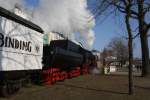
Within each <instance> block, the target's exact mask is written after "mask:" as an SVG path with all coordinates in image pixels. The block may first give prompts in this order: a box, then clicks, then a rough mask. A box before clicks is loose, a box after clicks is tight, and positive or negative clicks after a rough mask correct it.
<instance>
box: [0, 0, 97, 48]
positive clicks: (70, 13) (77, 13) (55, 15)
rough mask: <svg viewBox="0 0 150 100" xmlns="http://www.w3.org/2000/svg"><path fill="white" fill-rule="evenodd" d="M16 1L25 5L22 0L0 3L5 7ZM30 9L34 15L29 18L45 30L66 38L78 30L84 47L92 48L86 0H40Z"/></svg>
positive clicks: (10, 6) (11, 6) (8, 7)
mask: <svg viewBox="0 0 150 100" xmlns="http://www.w3.org/2000/svg"><path fill="white" fill-rule="evenodd" d="M16 3H18V4H20V5H22V7H25V6H24V0H0V5H3V7H5V8H7V9H11V8H13V7H14V5H15V4H16ZM32 11H33V15H34V16H33V19H31V20H32V21H33V22H34V23H36V24H38V25H39V26H41V27H42V28H43V29H44V30H45V32H50V31H56V32H60V33H63V34H64V35H66V36H68V38H71V37H70V36H74V35H73V34H74V33H76V32H79V33H80V34H81V37H82V39H84V41H85V44H83V45H84V47H86V48H88V49H91V48H92V45H93V42H94V38H95V36H94V32H93V31H92V28H93V26H94V24H95V23H94V19H93V18H92V17H93V16H92V14H91V13H90V12H89V10H87V1H86V0H40V1H39V5H38V6H37V7H35V8H34V9H32ZM70 34H72V35H70Z"/></svg>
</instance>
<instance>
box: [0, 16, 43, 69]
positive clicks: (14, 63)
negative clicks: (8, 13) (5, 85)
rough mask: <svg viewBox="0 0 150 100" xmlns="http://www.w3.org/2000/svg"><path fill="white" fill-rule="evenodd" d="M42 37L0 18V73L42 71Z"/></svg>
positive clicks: (35, 32) (37, 33)
mask: <svg viewBox="0 0 150 100" xmlns="http://www.w3.org/2000/svg"><path fill="white" fill-rule="evenodd" d="M42 36H43V35H42V34H41V33H39V32H37V31H34V30H32V29H30V28H27V27H25V26H23V25H21V24H18V23H16V22H14V21H11V20H9V19H6V18H4V17H1V16H0V71H11V70H32V69H42V52H43V37H42Z"/></svg>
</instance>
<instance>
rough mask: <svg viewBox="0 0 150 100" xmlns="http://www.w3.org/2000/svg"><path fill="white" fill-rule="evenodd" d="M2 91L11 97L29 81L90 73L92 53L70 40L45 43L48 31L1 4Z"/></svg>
mask: <svg viewBox="0 0 150 100" xmlns="http://www.w3.org/2000/svg"><path fill="white" fill-rule="evenodd" d="M0 24H1V27H0V92H1V94H2V95H3V96H9V95H12V94H14V93H15V92H17V91H18V90H19V89H20V87H21V86H22V85H24V84H26V83H28V82H29V81H32V82H34V83H39V84H44V85H48V84H54V83H55V82H56V81H62V80H64V79H66V78H73V77H76V76H79V75H83V74H87V73H88V67H89V65H90V64H91V62H92V60H93V59H94V57H93V55H92V53H91V52H90V51H88V50H86V49H84V48H82V46H80V45H78V44H76V43H74V42H72V41H70V40H68V39H64V40H53V41H51V42H50V44H47V45H43V33H44V31H43V30H42V29H41V28H40V27H39V26H37V25H35V24H33V23H31V22H30V21H28V20H25V19H24V18H22V17H20V16H18V15H16V14H14V13H11V12H9V11H8V10H6V9H4V8H1V7H0Z"/></svg>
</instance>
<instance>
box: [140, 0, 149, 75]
mask: <svg viewBox="0 0 150 100" xmlns="http://www.w3.org/2000/svg"><path fill="white" fill-rule="evenodd" d="M143 3H144V0H138V14H139V15H138V21H139V33H140V39H141V51H142V76H143V77H145V76H148V75H149V74H150V71H149V69H150V68H149V49H148V40H147V29H146V25H145V23H144V20H145V15H144V8H143V7H144V5H143Z"/></svg>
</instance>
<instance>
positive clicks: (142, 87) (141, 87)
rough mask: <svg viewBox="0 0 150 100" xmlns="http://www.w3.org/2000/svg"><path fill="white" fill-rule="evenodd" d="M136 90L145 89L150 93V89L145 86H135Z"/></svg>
mask: <svg viewBox="0 0 150 100" xmlns="http://www.w3.org/2000/svg"><path fill="white" fill-rule="evenodd" d="M134 87H135V88H140V89H145V90H149V91H150V87H144V86H138V85H134Z"/></svg>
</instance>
